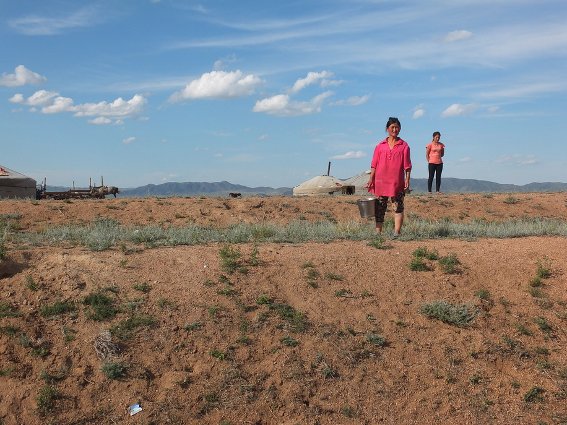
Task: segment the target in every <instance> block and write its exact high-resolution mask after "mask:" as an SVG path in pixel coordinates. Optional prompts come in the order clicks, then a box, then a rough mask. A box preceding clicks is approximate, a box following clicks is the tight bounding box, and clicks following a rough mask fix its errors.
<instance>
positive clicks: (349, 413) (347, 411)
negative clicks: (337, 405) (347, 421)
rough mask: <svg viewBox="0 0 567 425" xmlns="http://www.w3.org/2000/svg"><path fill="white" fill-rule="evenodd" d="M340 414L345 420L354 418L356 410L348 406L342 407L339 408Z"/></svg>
mask: <svg viewBox="0 0 567 425" xmlns="http://www.w3.org/2000/svg"><path fill="white" fill-rule="evenodd" d="M341 413H342V414H343V416H345V417H347V418H354V417H356V410H355V409H354V408H352V407H350V406H343V407H341Z"/></svg>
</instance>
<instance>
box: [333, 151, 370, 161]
mask: <svg viewBox="0 0 567 425" xmlns="http://www.w3.org/2000/svg"><path fill="white" fill-rule="evenodd" d="M365 156H366V153H364V152H362V151H348V152H347V153H344V154H342V155H335V156H332V157H331V159H359V158H364V157H365Z"/></svg>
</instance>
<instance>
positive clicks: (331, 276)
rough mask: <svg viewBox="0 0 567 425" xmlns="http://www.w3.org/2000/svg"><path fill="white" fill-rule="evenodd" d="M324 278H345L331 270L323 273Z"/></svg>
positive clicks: (339, 279) (338, 279) (341, 279)
mask: <svg viewBox="0 0 567 425" xmlns="http://www.w3.org/2000/svg"><path fill="white" fill-rule="evenodd" d="M325 278H327V279H329V280H337V281H343V280H345V278H344V276H342V275H340V274H336V273H333V272H327V273H325Z"/></svg>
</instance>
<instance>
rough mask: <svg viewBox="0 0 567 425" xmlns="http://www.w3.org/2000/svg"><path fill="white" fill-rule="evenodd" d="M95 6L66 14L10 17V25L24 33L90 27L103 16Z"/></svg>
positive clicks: (59, 31) (50, 32) (35, 33)
mask: <svg viewBox="0 0 567 425" xmlns="http://www.w3.org/2000/svg"><path fill="white" fill-rule="evenodd" d="M107 15H108V13H107V14H106V15H104V14H102V13H99V10H98V9H97V7H96V6H87V7H84V8H82V9H79V10H78V11H76V12H73V13H71V14H69V15H67V16H59V17H43V16H38V15H30V16H26V17H23V18H17V19H12V20H11V21H9V22H8V24H9V25H10V27H12V28H13V29H14V30H16V31H17V32H19V33H21V34H25V35H55V34H61V33H63V32H64V31H65V30H69V29H73V28H82V27H90V26H93V25H96V24H97V23H99V22H101V21H102V18H103V16H107Z"/></svg>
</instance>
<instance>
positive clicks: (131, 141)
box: [122, 137, 136, 145]
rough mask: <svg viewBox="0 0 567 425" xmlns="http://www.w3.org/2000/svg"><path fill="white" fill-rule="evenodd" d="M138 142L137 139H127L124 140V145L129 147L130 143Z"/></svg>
mask: <svg viewBox="0 0 567 425" xmlns="http://www.w3.org/2000/svg"><path fill="white" fill-rule="evenodd" d="M135 141H136V138H135V137H127V138H126V139H124V140H122V143H124V144H125V145H129V144H130V143H134V142H135Z"/></svg>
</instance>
